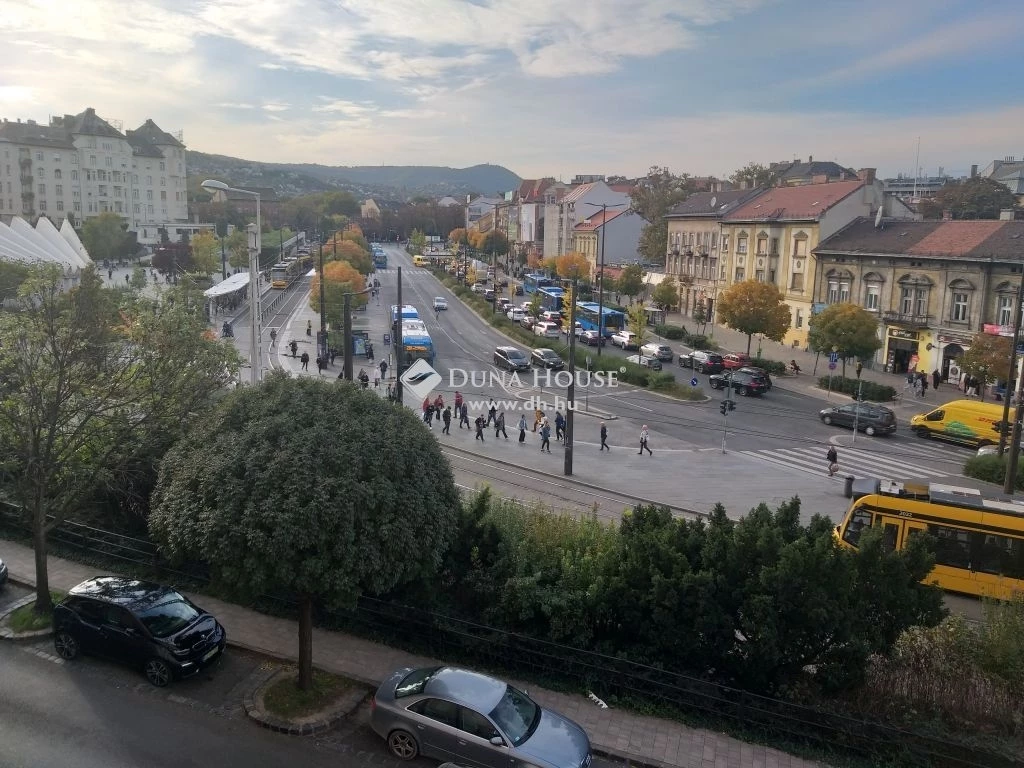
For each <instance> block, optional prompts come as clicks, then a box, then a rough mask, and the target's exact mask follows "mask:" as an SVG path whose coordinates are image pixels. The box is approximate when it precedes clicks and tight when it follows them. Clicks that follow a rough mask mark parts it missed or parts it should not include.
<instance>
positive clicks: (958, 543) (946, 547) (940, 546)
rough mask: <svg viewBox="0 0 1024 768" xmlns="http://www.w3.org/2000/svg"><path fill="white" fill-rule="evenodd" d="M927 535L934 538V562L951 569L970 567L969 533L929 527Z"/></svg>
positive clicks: (957, 529) (959, 529) (954, 529)
mask: <svg viewBox="0 0 1024 768" xmlns="http://www.w3.org/2000/svg"><path fill="white" fill-rule="evenodd" d="M928 533H930V534H931V535H932V536H934V537H935V562H936V564H937V565H948V566H952V567H953V568H970V567H971V544H970V533H969V532H967V531H965V530H963V529H962V528H952V527H949V526H946V525H929V526H928Z"/></svg>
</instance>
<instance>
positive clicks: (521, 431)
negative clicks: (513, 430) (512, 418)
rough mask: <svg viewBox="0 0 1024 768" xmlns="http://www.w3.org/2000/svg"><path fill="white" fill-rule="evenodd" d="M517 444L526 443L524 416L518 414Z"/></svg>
mask: <svg viewBox="0 0 1024 768" xmlns="http://www.w3.org/2000/svg"><path fill="white" fill-rule="evenodd" d="M519 442H520V444H522V443H525V442H526V414H525V413H523V414H520V416H519Z"/></svg>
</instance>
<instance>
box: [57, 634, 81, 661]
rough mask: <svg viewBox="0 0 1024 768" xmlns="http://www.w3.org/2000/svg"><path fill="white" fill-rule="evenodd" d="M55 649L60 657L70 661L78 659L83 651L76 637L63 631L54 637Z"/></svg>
mask: <svg viewBox="0 0 1024 768" xmlns="http://www.w3.org/2000/svg"><path fill="white" fill-rule="evenodd" d="M53 649H54V650H55V651H57V655H58V656H60V657H61V658H62V659H67V660H68V661H71V660H72V659H74V658H77V656H78V653H79V651H80V650H81V649H80V648H79V646H78V641H77V640H76V639H75V636H74V635H72V634H71V633H70V632H65V631H63V630H62V631H60V632H58V633H57V634H56V635H54V636H53Z"/></svg>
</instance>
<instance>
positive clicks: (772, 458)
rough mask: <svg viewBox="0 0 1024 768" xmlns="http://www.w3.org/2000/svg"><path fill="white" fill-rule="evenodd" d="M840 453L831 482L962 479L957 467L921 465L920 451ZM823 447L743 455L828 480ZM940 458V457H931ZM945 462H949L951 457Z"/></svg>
mask: <svg viewBox="0 0 1024 768" xmlns="http://www.w3.org/2000/svg"><path fill="white" fill-rule="evenodd" d="M836 448H837V450H838V451H839V473H838V474H837V475H836V476H835V477H834V478H832V479H833V480H835V481H836V482H841V481H842V479H843V478H844V477H845V476H846V475H855V476H865V475H868V476H873V477H893V478H905V477H914V478H943V477H950V476H954V477H955V476H959V475H960V473H959V471H956V470H955V469H953V467H955V466H956V465H955V464H948V463H947V464H946V466H945V467H944V468H937V467H934V466H929V465H927V464H924V463H923V462H922V461H920V458H923V456H922V455H921V453H919V452H918V451H916V450H914V451H910V450H908V451H907V452H906V453H899V454H892V453H880V452H877V451H864V450H860V449H857V448H850V447H847V446H837V447H836ZM827 450H828V448H827V447H826V446H824V445H815V446H810V447H806V448H773V449H769V450H760V451H741V452H740V453H742V454H743V455H745V456H749V457H750V458H753V459H756V460H758V461H762V462H766V463H768V464H772V465H774V466H778V467H781V468H785V469H791V470H796V471H798V472H807V473H810V474H812V475H818V476H819V477H820V476H824V477H828V472H827V469H826V467H827V465H826V462H825V452H826V451H827ZM931 455H932V456H933V457H935V458H939V454H931ZM943 458H944V459H945V460H946V461H947V462H948V459H949V454H948V453H947V454H945V455H944V456H943Z"/></svg>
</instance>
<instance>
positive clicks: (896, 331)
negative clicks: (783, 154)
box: [889, 328, 918, 340]
mask: <svg viewBox="0 0 1024 768" xmlns="http://www.w3.org/2000/svg"><path fill="white" fill-rule="evenodd" d="M889 335H890V336H892V337H893V338H894V339H915V340H916V339H917V337H918V334H917V331H905V330H903V329H902V328H890V329H889Z"/></svg>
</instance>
